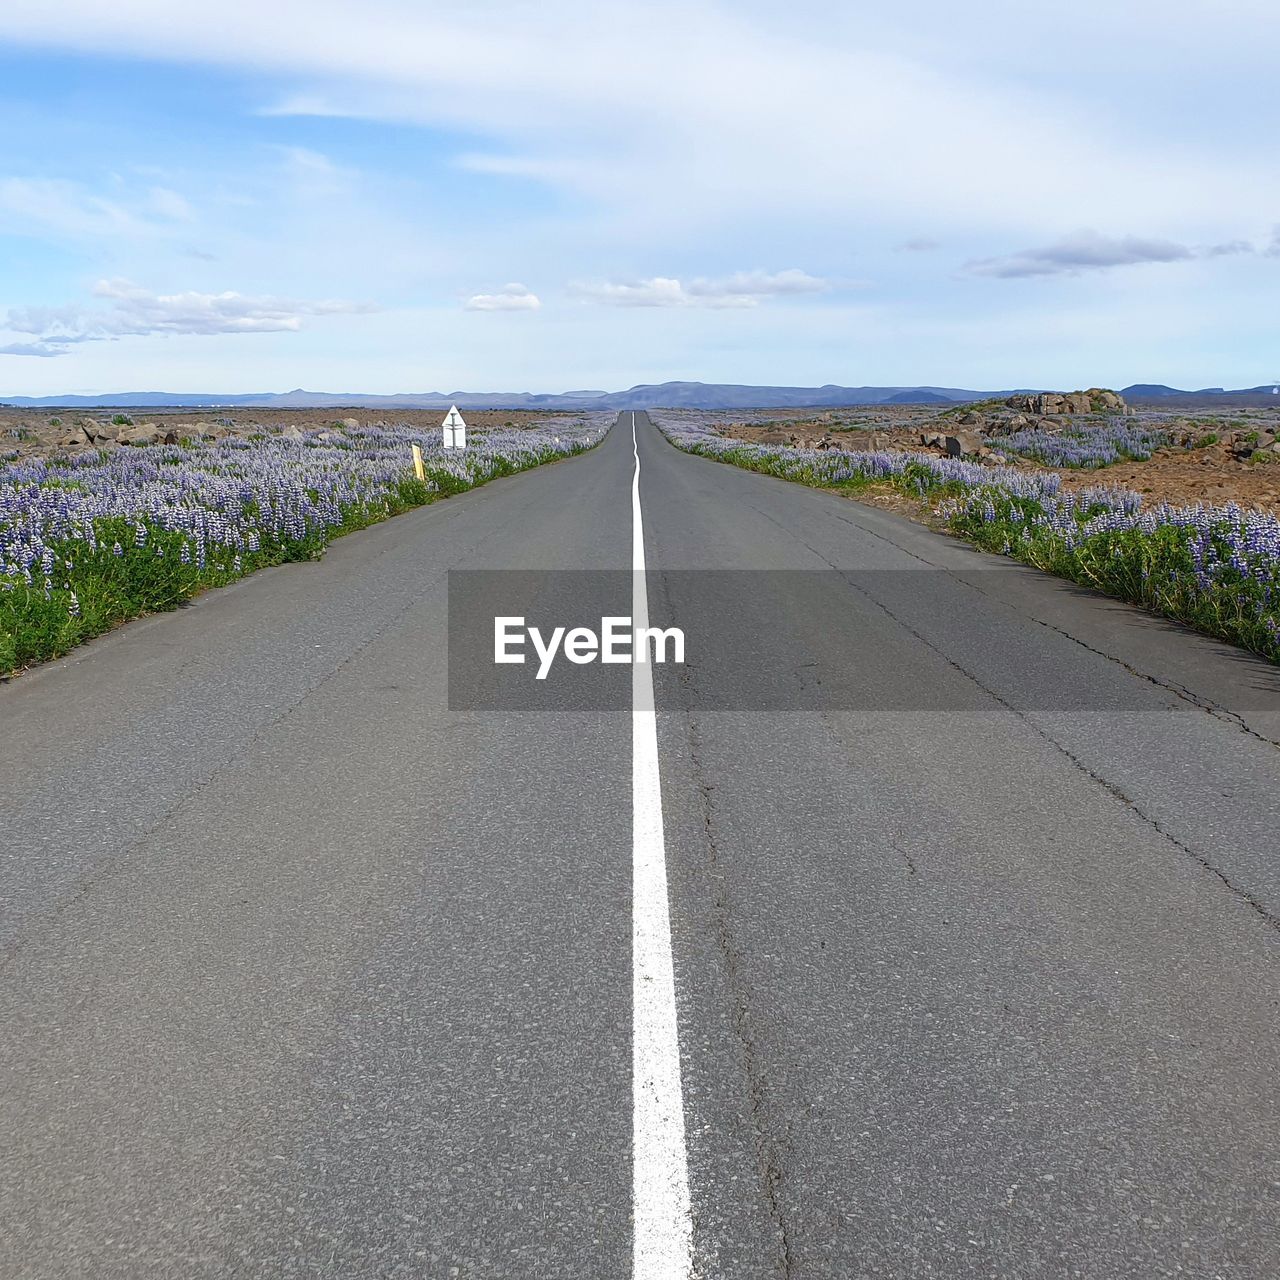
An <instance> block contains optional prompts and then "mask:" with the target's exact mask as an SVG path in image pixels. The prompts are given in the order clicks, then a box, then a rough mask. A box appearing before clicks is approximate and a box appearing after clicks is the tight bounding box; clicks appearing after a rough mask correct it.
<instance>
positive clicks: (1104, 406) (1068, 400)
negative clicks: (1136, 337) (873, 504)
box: [0, 388, 1280, 513]
mask: <svg viewBox="0 0 1280 1280" xmlns="http://www.w3.org/2000/svg"><path fill="white" fill-rule="evenodd" d="M349 412H350V416H344V417H339V416H337V414H336V413H335V411H334V410H332V409H246V410H243V411H240V412H236V411H228V410H225V409H210V410H191V409H175V410H148V411H147V412H146V413H145V414H143V413H136V414H132V415H130V414H116V413H113V412H101V413H95V414H84V413H74V414H72V413H68V414H62V415H58V414H50V413H49V412H48V411H47V410H36V409H4V408H0V461H10V460H16V459H20V458H24V457H32V456H55V455H58V454H70V455H74V454H78V453H85V452H89V451H92V450H95V449H100V448H106V449H114V448H119V447H121V446H125V445H129V444H155V443H165V442H169V443H176V442H178V441H180V440H184V439H199V438H204V439H210V438H213V439H217V438H220V437H222V436H227V435H238V436H249V435H255V434H258V433H261V432H268V433H277V432H283V433H287V434H294V433H301V432H303V431H313V430H320V429H323V428H325V427H333V426H351V425H353V424H354V425H358V426H392V425H395V426H402V425H406V424H408V425H411V426H415V427H422V428H426V429H432V430H434V429H436V428H438V427H439V425H440V420H441V417H442V415H441V414H440V412H439V410H436V409H430V410H414V409H405V410H398V411H397V412H396V413H395V414H394V416H391V417H388V416H385V415H381V416H379V415H374V414H371V413H369V412H368V411H359V410H352V411H349ZM685 412H698V411H685ZM551 416H563V415H553V414H551V413H549V412H548V411H531V410H473V411H471V412H469V413H468V414H466V419H467V422H468V424H469V425H470V426H471V427H472V428H473V429H477V430H494V429H500V428H503V427H530V426H537V425H545V423H546V422H547V421H548V418H549V417H551ZM700 416H702V417H703V418H704V419H708V420H711V421H713V422H714V425H715V427H716V429H717V430H718V431H719V432H720V433H721V434H722V435H726V436H736V437H739V438H741V439H744V440H750V441H755V442H759V443H762V444H784V445H785V444H790V445H797V446H801V447H805V448H817V449H894V450H898V449H902V450H921V449H924V450H926V451H931V452H935V453H938V454H940V455H941V454H945V453H950V454H952V455H956V456H965V457H971V458H974V459H977V460H979V461H989V462H991V463H992V464H993V465H994V464H1004V465H1010V466H1018V467H1026V468H1028V469H1030V470H1035V469H1043V468H1044V464H1042V463H1039V462H1036V461H1034V460H1032V459H1029V458H1025V457H1020V456H1018V455H1017V454H1014V453H1002V452H1001V440H1002V439H1003V438H1007V437H1008V435H1009V433H1010V432H1013V431H1026V430H1037V429H1038V430H1042V431H1045V432H1047V433H1049V434H1050V435H1053V434H1061V433H1065V432H1072V431H1079V430H1081V429H1084V428H1088V427H1091V426H1098V427H1102V426H1106V424H1108V423H1116V422H1121V421H1122V422H1123V423H1124V424H1125V425H1128V426H1131V427H1137V428H1151V429H1157V430H1161V431H1166V432H1168V433H1169V445H1168V446H1167V447H1164V448H1161V449H1159V450H1157V451H1156V452H1155V454H1154V455H1153V456H1152V457H1151V458H1150V459H1149V460H1147V461H1141V462H1136V461H1122V462H1118V463H1115V464H1113V465H1110V466H1105V467H1100V468H1097V469H1081V470H1076V469H1072V468H1058V467H1054V468H1051V469H1054V470H1059V471H1060V472H1061V474H1062V476H1063V483H1064V485H1065V486H1066V487H1068V488H1086V487H1089V486H1091V485H1097V484H1108V485H1115V486H1117V487H1121V488H1127V489H1133V490H1135V491H1136V492H1138V493H1141V494H1143V495H1144V496H1145V497H1147V499H1148V501H1152V502H1161V501H1167V502H1171V503H1177V504H1180V505H1187V504H1194V503H1197V502H1205V503H1213V504H1215V505H1219V504H1222V503H1225V502H1237V503H1239V504H1240V505H1241V506H1244V507H1252V508H1260V509H1263V510H1268V511H1272V512H1275V513H1280V443H1277V441H1278V440H1280V406H1276V407H1275V408H1270V407H1265V408H1244V409H1232V410H1217V411H1210V410H1197V411H1196V414H1195V416H1193V417H1192V416H1185V415H1179V414H1177V413H1173V412H1170V411H1168V410H1161V409H1158V408H1150V407H1146V406H1140V407H1134V406H1131V405H1126V404H1125V403H1124V401H1123V400H1121V399H1120V397H1119V396H1117V395H1115V393H1114V392H1109V391H1103V390H1101V389H1098V388H1093V389H1092V390H1090V391H1084V392H1076V393H1070V394H1065V395H1059V396H1022V397H1011V399H1010V400H1009V401H1000V402H991V403H984V404H978V405H968V406H939V405H866V406H850V407H848V408H834V409H824V410H814V409H768V410H757V411H749V412H742V411H735V412H733V413H703V414H700ZM120 419H124V421H121V420H120ZM893 501H894V502H895V503H896V502H897V501H898V499H896V498H894V499H893Z"/></svg>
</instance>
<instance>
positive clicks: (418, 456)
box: [413, 444, 427, 480]
mask: <svg viewBox="0 0 1280 1280" xmlns="http://www.w3.org/2000/svg"><path fill="white" fill-rule="evenodd" d="M413 474H414V475H415V476H417V477H418V479H419V480H425V479H426V478H427V469H426V467H425V466H423V464H422V446H421V445H417V444H415V445H414V446H413Z"/></svg>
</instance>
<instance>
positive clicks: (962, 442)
mask: <svg viewBox="0 0 1280 1280" xmlns="http://www.w3.org/2000/svg"><path fill="white" fill-rule="evenodd" d="M943 448H945V449H946V451H947V454H948V456H950V457H952V458H962V457H964V455H965V454H976V453H981V452H983V450H984V446H983V443H982V437H981V436H980V435H978V434H977V433H976V432H974V431H957V432H955V434H954V435H949V436H947V438H946V439H945V440H944V441H943Z"/></svg>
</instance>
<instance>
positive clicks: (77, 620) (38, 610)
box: [0, 460, 519, 674]
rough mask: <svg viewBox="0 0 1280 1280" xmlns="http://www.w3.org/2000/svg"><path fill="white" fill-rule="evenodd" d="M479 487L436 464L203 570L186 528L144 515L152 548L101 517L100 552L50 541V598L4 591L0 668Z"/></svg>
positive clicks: (63, 648) (62, 649) (213, 555)
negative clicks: (291, 535) (191, 556)
mask: <svg viewBox="0 0 1280 1280" xmlns="http://www.w3.org/2000/svg"><path fill="white" fill-rule="evenodd" d="M517 470H519V468H517V467H515V466H514V465H513V464H511V463H509V462H505V460H504V461H503V463H502V465H499V466H498V467H497V468H496V469H495V475H512V474H514V473H515V472H516V471H517ZM485 482H486V481H484V480H481V481H479V482H478V484H483V483H485ZM46 483H48V484H58V485H61V486H63V487H71V486H73V485H75V483H76V482H75V481H74V480H72V479H69V478H68V479H63V478H61V477H58V478H56V479H51V480H48V481H46ZM478 484H472V483H468V482H467V481H465V480H460V479H459V478H458V477H457V476H455V475H454V474H453V473H452V472H446V471H437V470H435V469H434V468H431V467H428V468H427V479H426V481H425V482H424V481H421V480H418V479H417V478H416V477H415V476H413V475H408V476H406V477H405V478H404V479H403V480H401V481H399V482H398V484H397V486H396V488H395V490H394V491H393V492H392V493H391V494H390V495H389V496H388V497H385V498H382V499H380V500H377V501H373V502H367V503H359V504H352V505H350V506H348V507H347V508H346V509H345V510H344V511H343V513H342V524H341V525H340V526H339V527H338V528H336V529H329V530H318V531H316V532H314V533H312V534H310V535H309V536H307V537H305V538H301V539H284V540H280V541H268V540H267V539H266V538H265V537H264V539H263V544H262V546H261V548H260V550H258V551H255V552H245V553H243V554H242V555H241V556H240V557H239V563H238V564H237V563H236V559H237V557H236V555H235V552H234V551H233V550H231V549H230V548H225V547H214V546H212V545H211V546H210V547H209V549H208V556H207V559H206V563H205V566H204V568H203V569H201V568H200V567H199V566H198V565H196V564H195V563H194V562H190V563H183V554H182V553H183V546H184V543H185V538H184V536H183V535H182V534H180V533H175V532H170V531H167V530H165V529H163V528H162V527H160V526H158V525H156V524H155V523H153V522H151V521H149V520H142V521H139V522H137V523H141V524H142V525H143V527H144V528H145V530H146V541H145V545H144V546H141V547H139V546H137V545H136V541H135V539H136V530H137V523H135V522H134V521H133V520H128V519H102V520H98V521H96V522H95V524H94V532H95V535H96V538H97V544H98V545H97V548H96V550H93V551H90V550H89V549H88V546H87V544H86V543H85V542H83V541H75V542H72V541H70V540H68V541H66V542H64V543H54V544H51V549H52V550H53V552H54V554H55V555H56V557H57V560H58V563H59V566H61V565H62V564H63V562H64V561H65V560H70V561H71V567H70V568H69V569H66V570H65V571H62V570H61V569H60V572H62V580H61V581H60V582H57V583H55V587H54V589H53V590H52V591H51V592H50V594H49V596H48V597H47V598H46V596H45V593H44V590H43V587H39V588H37V587H27V586H19V587H17V588H15V589H14V590H12V591H3V592H0V674H7V673H11V672H14V671H20V670H22V669H23V668H25V667H28V666H32V665H34V664H35V663H38V662H47V661H49V660H50V659H51V658H58V657H61V656H62V655H63V654H65V653H68V652H70V650H72V649H74V648H75V647H76V646H77V645H79V644H83V643H84V642H85V641H86V640H91V639H93V637H95V636H99V635H102V634H103V633H104V632H106V631H110V630H111V629H112V628H114V627H116V626H119V625H120V624H121V623H123V622H128V621H130V620H131V619H134V618H140V617H142V616H143V615H145V614H149V613H160V612H164V611H166V610H170V609H176V608H177V607H178V606H179V605H182V604H185V603H186V602H187V601H189V600H191V599H192V598H193V597H195V596H197V595H199V594H201V593H202V592H204V591H206V590H208V589H209V588H211V587H221V586H225V585H226V584H227V583H229V582H233V581H235V580H237V579H239V578H242V577H244V576H245V575H246V574H249V573H252V572H254V571H255V570H257V569H264V568H267V567H269V566H271V565H278V564H286V563H290V562H297V561H306V560H317V559H319V558H320V556H321V555H323V554H324V550H325V547H326V546H327V545H328V543H329V542H330V541H331V540H332V539H333V538H337V537H341V536H342V535H344V534H347V533H352V532H354V531H355V530H357V529H364V528H368V527H369V526H370V525H374V524H378V523H380V522H381V521H383V520H387V519H389V518H390V517H392V516H396V515H400V514H402V513H403V512H406V511H409V510H412V509H413V508H414V507H421V506H426V505H427V504H429V503H432V502H435V501H438V500H439V499H442V498H447V497H450V496H453V495H454V494H458V493H462V492H465V491H466V490H467V489H470V488H476V487H478ZM433 485H434V486H435V487H434V488H433V487H432V486H433ZM117 545H118V546H119V547H120V553H119V554H118V555H117V554H116V552H115V550H114V548H115V547H116V546H117Z"/></svg>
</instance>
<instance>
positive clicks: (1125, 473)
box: [1061, 445, 1280, 515]
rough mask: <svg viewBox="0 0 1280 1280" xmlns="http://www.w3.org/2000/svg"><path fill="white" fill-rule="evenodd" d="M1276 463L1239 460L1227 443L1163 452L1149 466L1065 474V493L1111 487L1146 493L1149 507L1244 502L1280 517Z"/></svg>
mask: <svg viewBox="0 0 1280 1280" xmlns="http://www.w3.org/2000/svg"><path fill="white" fill-rule="evenodd" d="M1271 456H1272V457H1273V458H1275V461H1274V462H1273V461H1270V460H1267V459H1266V455H1263V457H1262V458H1261V459H1260V460H1259V461H1256V462H1254V461H1252V460H1251V461H1249V462H1237V461H1235V460H1234V459H1233V458H1232V457H1231V454H1230V453H1229V452H1228V450H1227V449H1226V447H1225V446H1223V445H1214V446H1212V447H1210V448H1207V449H1191V450H1181V449H1178V450H1173V449H1162V450H1160V451H1159V452H1158V453H1156V454H1155V455H1154V456H1153V457H1152V458H1151V460H1150V461H1149V462H1118V463H1116V464H1115V466H1112V467H1103V468H1101V469H1100V470H1098V471H1063V472H1062V473H1061V475H1062V487H1063V488H1064V489H1088V488H1092V487H1095V486H1097V485H1106V486H1108V487H1109V488H1115V489H1132V490H1133V491H1134V492H1135V493H1140V494H1142V496H1143V499H1144V505H1146V506H1151V505H1157V504H1159V503H1161V502H1168V503H1171V504H1172V505H1174V506H1179V507H1190V506H1195V505H1196V504H1197V503H1205V504H1206V505H1209V506H1215V507H1217V506H1222V505H1223V504H1224V503H1227V502H1236V503H1239V504H1240V506H1242V507H1253V508H1258V509H1260V510H1263V511H1270V512H1272V513H1273V514H1276V515H1280V455H1276V454H1273V455H1271Z"/></svg>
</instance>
